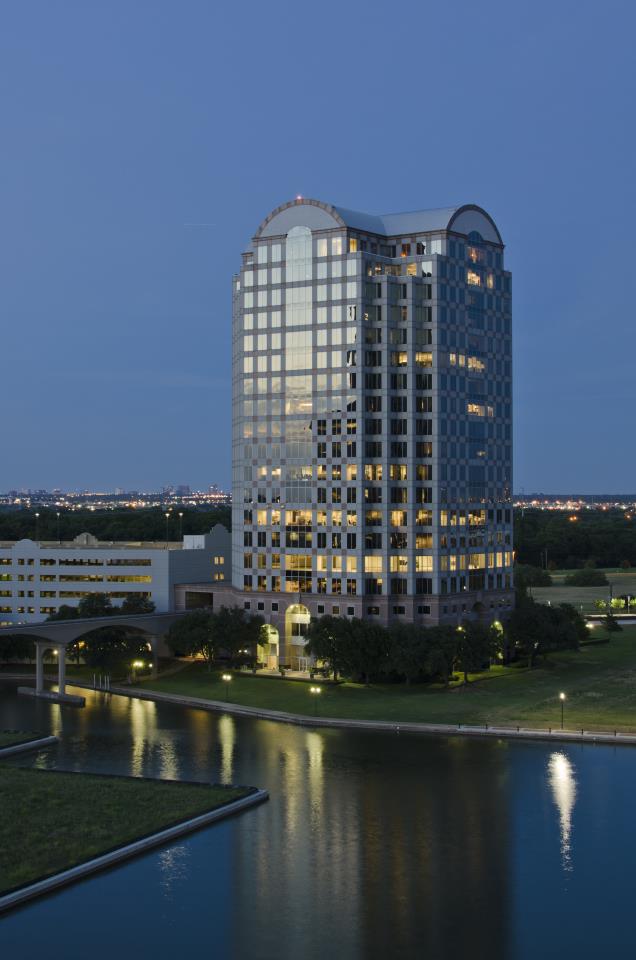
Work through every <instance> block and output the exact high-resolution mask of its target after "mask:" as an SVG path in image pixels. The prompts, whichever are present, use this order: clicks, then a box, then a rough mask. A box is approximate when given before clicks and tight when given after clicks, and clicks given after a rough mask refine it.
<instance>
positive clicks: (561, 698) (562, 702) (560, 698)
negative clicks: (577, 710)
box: [559, 693, 565, 730]
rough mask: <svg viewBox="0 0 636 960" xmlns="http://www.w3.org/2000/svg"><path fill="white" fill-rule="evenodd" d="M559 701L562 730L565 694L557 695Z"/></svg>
mask: <svg viewBox="0 0 636 960" xmlns="http://www.w3.org/2000/svg"><path fill="white" fill-rule="evenodd" d="M559 700H560V701H561V729H562V730H563V707H564V706H565V694H564V693H560V694H559Z"/></svg>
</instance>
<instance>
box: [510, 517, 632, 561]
mask: <svg viewBox="0 0 636 960" xmlns="http://www.w3.org/2000/svg"><path fill="white" fill-rule="evenodd" d="M572 517H576V519H575V520H573V519H571V518H572ZM546 551H547V553H546ZM515 552H516V560H517V563H520V564H528V565H530V566H534V567H544V568H545V567H546V566H547V567H548V569H551V570H554V569H561V570H562V569H571V568H578V567H585V566H586V565H587V566H596V567H620V566H633V567H636V519H634V516H633V515H632V514H631V513H630V512H629V511H622V510H608V511H601V510H589V511H581V512H580V513H571V512H566V511H559V512H557V511H555V510H528V509H526V510H524V511H521V510H516V511H515Z"/></svg>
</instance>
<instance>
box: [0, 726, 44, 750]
mask: <svg viewBox="0 0 636 960" xmlns="http://www.w3.org/2000/svg"><path fill="white" fill-rule="evenodd" d="M41 736H42V734H41V733H26V732H25V731H24V730H0V749H2V747H14V746H15V745H16V744H17V743H28V742H29V741H30V740H38V739H39V738H40V737H41Z"/></svg>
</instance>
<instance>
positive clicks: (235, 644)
mask: <svg viewBox="0 0 636 960" xmlns="http://www.w3.org/2000/svg"><path fill="white" fill-rule="evenodd" d="M212 617H213V620H214V630H215V634H216V636H217V637H218V645H219V647H221V648H223V650H225V651H226V652H227V654H228V655H229V657H230V659H231V660H235V661H237V662H244V660H245V656H246V654H244V653H241V651H244V650H247V651H249V653H248V654H247V655H248V656H254V654H255V651H256V645H257V644H258V643H259V642H260V637H261V628H262V626H263V624H264V620H263V618H262V617H260V616H253V615H252V616H251V615H250V614H248V613H247V612H246V611H245V610H244V609H243V608H242V607H221V608H220V610H219V611H218V613H214V614H212Z"/></svg>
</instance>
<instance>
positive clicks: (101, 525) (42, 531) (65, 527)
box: [0, 506, 231, 540]
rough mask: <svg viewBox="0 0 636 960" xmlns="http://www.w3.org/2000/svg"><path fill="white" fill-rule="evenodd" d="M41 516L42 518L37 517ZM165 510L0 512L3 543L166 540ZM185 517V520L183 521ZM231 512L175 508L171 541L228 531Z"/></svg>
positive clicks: (214, 509)
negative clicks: (88, 537)
mask: <svg viewBox="0 0 636 960" xmlns="http://www.w3.org/2000/svg"><path fill="white" fill-rule="evenodd" d="M36 512H37V513H39V514H40V516H39V518H36V516H35V514H36ZM166 512H167V510H166V509H165V508H161V507H152V508H141V509H139V508H138V509H132V508H130V507H128V508H126V507H124V508H117V509H116V510H95V511H93V510H60V519H59V526H58V519H57V516H56V511H55V510H49V509H45V508H40V509H39V510H38V511H35V510H24V509H23V510H15V509H10V508H6V509H3V510H0V540H22V539H24V538H26V537H28V538H30V539H31V540H34V539H35V538H36V536H37V538H38V539H39V540H57V539H58V538H59V539H61V540H73V539H74V538H75V537H76V536H77V535H78V534H80V533H92V534H93V535H94V536H95V537H97V538H98V539H99V540H165V539H166V516H165V515H166ZM179 513H183V518H182V519H180V518H179ZM230 521H231V508H230V507H229V506H228V507H214V508H213V509H207V508H200V509H199V508H193V507H190V508H189V507H174V508H173V509H172V512H171V513H170V519H169V521H168V538H169V539H170V540H179V539H180V532H181V530H183V533H184V534H187V533H206V532H207V531H208V530H209V529H210V528H211V527H213V526H214V524H215V523H222V524H224V526H226V527H227V528H228V529H229V527H230Z"/></svg>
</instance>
